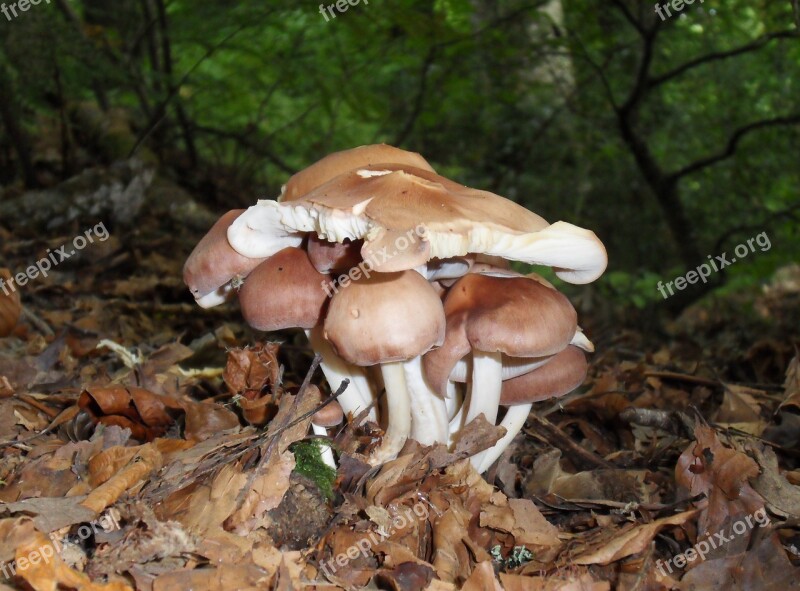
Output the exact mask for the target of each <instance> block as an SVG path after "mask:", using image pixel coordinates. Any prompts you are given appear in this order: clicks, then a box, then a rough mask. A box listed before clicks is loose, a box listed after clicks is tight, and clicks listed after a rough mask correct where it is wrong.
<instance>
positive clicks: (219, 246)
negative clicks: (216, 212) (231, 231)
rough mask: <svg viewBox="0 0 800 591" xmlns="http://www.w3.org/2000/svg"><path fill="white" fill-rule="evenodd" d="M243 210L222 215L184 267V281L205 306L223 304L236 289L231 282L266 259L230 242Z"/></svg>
mask: <svg viewBox="0 0 800 591" xmlns="http://www.w3.org/2000/svg"><path fill="white" fill-rule="evenodd" d="M243 213H244V210H243V209H233V210H231V211H229V212H228V213H226V214H225V215H223V216H222V217H221V218H219V219H218V220H217V222H216V223H215V224H214V225H213V226H212V227H211V229H210V230H209V231H208V233H207V234H206V235H205V236H203V238H202V239H201V240H200V242H198V243H197V246H195V247H194V250H193V251H192V254H190V255H189V258H188V259H186V263H185V264H184V266H183V281H184V283H186V285H187V286H188V287H189V290H190V291H191V292H192V295H193V296H194V298H195V300H197V303H198V304H200V306H202V307H203V308H209V307H212V306H216V305H218V304H221V303H223V302H224V301H225V300H226V299H227V297H228V296H229V295H230V293H231V292H232V289H231V287H230V285H228V284H229V282H230V281H231V280H232V279H234V278H235V277H238V278H244V277H246V276H247V275H248V274H249V273H250V271H252V270H253V269H255V268H256V267H257V266H258V265H259V264H260V263H261V262H262V261H263V260H264V259H263V258H250V257H246V256H242V255H241V254H239V253H238V252H236V251H235V250H233V248H231V245H230V244H229V243H228V237H227V231H228V227H229V226H230V225H231V224H232V223H233V221H234V220H236V218H238V217H239V216H240V215H242V214H243Z"/></svg>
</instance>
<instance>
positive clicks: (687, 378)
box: [644, 371, 724, 388]
mask: <svg viewBox="0 0 800 591" xmlns="http://www.w3.org/2000/svg"><path fill="white" fill-rule="evenodd" d="M644 377H646V378H662V379H665V380H677V381H679V382H689V383H692V384H699V385H701V386H710V387H712V388H723V387H724V386H723V384H721V383H720V382H719V381H717V380H710V379H708V378H701V377H699V376H693V375H690V374H686V373H677V372H674V371H648V372H645V374H644Z"/></svg>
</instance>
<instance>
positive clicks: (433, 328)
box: [325, 271, 445, 365]
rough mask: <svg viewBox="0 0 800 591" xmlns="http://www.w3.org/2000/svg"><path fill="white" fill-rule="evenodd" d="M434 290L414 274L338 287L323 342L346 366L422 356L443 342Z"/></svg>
mask: <svg viewBox="0 0 800 591" xmlns="http://www.w3.org/2000/svg"><path fill="white" fill-rule="evenodd" d="M444 330H445V317H444V311H443V309H442V302H441V300H440V299H439V296H438V295H437V294H436V291H435V290H434V289H433V288H432V287H431V286H430V284H429V283H428V282H427V281H425V279H424V278H423V277H422V276H421V275H420V274H419V273H417V272H416V271H402V272H400V273H374V274H371V275H370V276H369V277H367V276H364V277H361V278H359V279H357V280H356V281H352V282H348V283H347V284H346V285H344V286H343V287H340V288H339V292H338V293H336V294H335V295H334V296H333V298H332V299H331V303H330V307H329V309H328V315H327V317H326V318H325V338H326V339H328V341H330V343H331V345H332V346H333V348H334V349H335V350H336V352H337V353H338V354H339V355H340V356H341V357H342V358H343V359H345V360H346V361H349V362H350V363H353V364H355V365H376V364H379V363H387V362H391V361H405V360H407V359H412V358H414V357H416V356H418V355H422V354H423V353H425V352H426V351H428V350H430V348H431V347H435V346H437V345H440V344H441V343H442V341H443V340H444Z"/></svg>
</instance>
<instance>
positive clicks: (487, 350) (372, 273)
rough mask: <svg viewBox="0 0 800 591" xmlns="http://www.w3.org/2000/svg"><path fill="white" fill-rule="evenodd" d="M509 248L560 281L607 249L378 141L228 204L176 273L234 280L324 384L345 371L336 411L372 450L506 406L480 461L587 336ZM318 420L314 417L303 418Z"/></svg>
mask: <svg viewBox="0 0 800 591" xmlns="http://www.w3.org/2000/svg"><path fill="white" fill-rule="evenodd" d="M508 261H522V262H525V263H529V264H536V265H546V266H551V267H553V269H554V271H555V273H556V275H557V276H558V277H560V278H561V279H563V280H564V281H567V282H570V283H588V282H590V281H593V280H595V279H596V278H597V277H599V276H600V275H601V274H602V272H603V271H604V270H605V267H606V264H607V258H606V251H605V248H604V247H603V244H602V243H601V242H600V240H598V238H597V237H596V236H595V234H594V233H593V232H591V231H589V230H585V229H583V228H579V227H577V226H574V225H572V224H568V223H566V222H556V223H554V224H548V223H547V222H546V221H545V220H544V219H542V218H541V217H539V216H538V215H536V214H534V213H533V212H531V211H529V210H527V209H525V208H524V207H522V206H520V205H518V204H516V203H514V202H512V201H510V200H508V199H505V198H503V197H500V196H498V195H495V194H493V193H489V192H487V191H480V190H476V189H471V188H468V187H465V186H463V185H460V184H458V183H456V182H454V181H452V180H449V179H447V178H445V177H442V176H439V175H438V174H436V172H435V171H434V170H433V168H432V167H431V166H430V165H429V164H428V162H426V161H425V160H424V159H423V158H422V157H421V156H420V155H419V154H415V153H411V152H406V151H404V150H400V149H398V148H394V147H391V146H387V145H383V144H381V145H373V146H362V147H359V148H355V149H352V150H346V151H343V152H337V153H335V154H331V155H330V156H327V157H326V158H324V159H322V160H320V161H319V162H317V163H316V164H314V165H312V166H310V167H308V168H306V169H304V170H302V171H301V172H299V173H297V174H295V175H294V176H293V177H291V178H290V179H289V181H288V182H287V183H286V185H284V187H283V189H282V192H281V196H280V197H279V198H278V199H277V200H260V201H259V202H258V203H257V204H256V205H254V206H252V207H250V208H249V209H247V210H234V211H230V212H228V213H227V214H225V215H224V216H223V217H222V218H221V219H220V220H219V221H218V222H217V223H216V224H215V225H214V227H212V228H211V230H210V231H209V233H208V234H207V235H206V236H205V237H204V238H203V239H202V240H201V241H200V243H199V244H198V245H197V247H196V248H195V249H194V251H193V252H192V254H191V255H190V257H189V259H188V260H187V261H186V265H185V267H184V280H185V282H186V284H187V285H188V286H189V288H190V290H191V292H192V294H193V295H194V297H195V299H196V300H197V303H198V304H199V305H201V306H203V307H210V306H215V305H218V304H220V303H222V302H224V301H225V300H226V299H228V298H229V297H231V296H232V295H233V294H235V293H237V292H238V296H239V301H240V304H241V309H242V314H243V316H244V318H245V320H246V321H247V323H248V324H250V325H251V326H252V327H254V328H256V329H258V330H264V331H274V330H283V329H288V328H300V329H303V330H304V331H305V333H306V335H307V336H308V339H309V342H310V344H311V346H312V348H313V349H314V351H315V352H316V353H317V354H318V355H320V356H321V358H322V363H321V368H322V370H323V373H324V375H325V378H326V380H327V381H328V384H329V386H330V388H331V391H332V392H333V391H337V390H338V389H339V387H340V385H341V384H342V382H343V381H344V380H345V379H348V380H349V386H348V387H347V388H345V390H344V392H343V393H342V394H341V395H340V396H339V398H338V401H339V403H340V405H341V410H342V411H343V415H342V416H343V417H347V418H352V417H354V416H356V415H359V416H362V417H366V418H367V419H369V420H372V421H380V422H381V423H382V425H383V426H384V429H385V432H384V435H383V438H382V441H381V442H380V444H379V445H378V446H377V448H376V449H375V450H374V451H373V452H372V454H371V455H370V458H369V459H370V462H371V463H373V464H379V463H382V462H385V461H387V460H390V459H393V458H394V457H396V456H397V454H398V452H399V451H400V450H401V448H402V447H403V445H404V444H405V442H406V440H407V439H409V438H413V439H415V440H417V441H419V442H420V443H423V444H428V445H430V444H435V443H443V444H448V445H449V444H452V443H453V441H454V440H455V439H457V438H458V435H459V433H460V432H461V430H462V429H464V427H465V426H466V425H467V424H468V423H469V422H470V421H472V420H473V419H475V418H477V417H478V416H480V415H483V417H484V418H485V419H486V420H487V421H489V422H490V423H492V424H495V423H496V422H497V420H498V415H499V413H500V410H499V409H500V407H504V408H505V411H504V415H503V416H502V419H501V421H500V425H502V426H503V427H505V429H506V434H505V436H504V437H503V438H502V439H501V440H500V441H498V443H497V444H496V445H495V446H494V447H492V448H491V449H489V450H486V451H484V452H481V453H480V454H477V455H476V456H474V457H473V458H472V462H473V465H475V466H476V468H478V469H479V470H481V471H482V470H485V469H488V467H489V466H490V465H491V464H492V463H493V462H494V461H495V460H496V459H497V458H498V457H499V456H500V454H501V453H502V451H503V450H504V449H505V447H507V446H508V444H509V443H510V442H511V440H512V439H513V438H514V436H515V435H516V434H517V433H518V432H519V430H520V429H521V428H522V426H523V424H524V422H525V419H526V418H527V416H528V412H529V411H530V408H531V405H532V404H533V402H535V401H538V400H543V399H546V398H550V397H556V396H563V395H564V394H567V393H568V392H570V391H571V390H573V389H574V388H576V387H577V386H578V385H580V384H581V382H582V381H583V379H584V377H585V375H586V369H587V363H586V357H585V353H584V352H585V351H591V350H592V345H591V343H590V342H589V340H588V339H587V338H586V337H585V336H584V335H583V333H582V332H581V329H580V328H579V327H578V324H577V314H576V312H575V310H574V308H573V307H572V305H571V304H570V303H569V300H568V299H567V298H566V297H565V296H564V295H563V294H561V293H559V292H558V291H557V290H556V289H555V288H554V287H553V286H552V285H551V284H549V283H548V282H547V281H545V280H544V279H542V278H541V277H538V276H536V275H529V276H525V275H521V274H519V273H516V272H514V271H511V270H510V265H509V263H508ZM383 390H385V392H386V396H385V403H384V404H383V405H380V404H378V402H379V393H380V392H381V391H383ZM340 420H341V419H340ZM327 426H331V423H330V421H329V420H323V419H320V420H319V421H316V420H315V422H314V430H315V433H317V434H324V432H325V428H326V427H327ZM328 457H329V461H330V456H328Z"/></svg>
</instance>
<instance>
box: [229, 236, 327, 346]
mask: <svg viewBox="0 0 800 591" xmlns="http://www.w3.org/2000/svg"><path fill="white" fill-rule="evenodd" d="M328 281H329V277H328V276H327V275H323V274H322V273H320V272H319V271H317V270H316V269H315V268H314V266H313V265H312V264H311V261H309V260H308V255H307V254H306V252H305V251H304V250H301V249H299V248H294V247H289V248H285V249H283V250H281V251H280V252H278V253H277V254H275V255H274V256H272V257H270V258H269V259H267V260H266V261H264V262H263V263H261V264H260V265H259V266H258V267H256V268H255V270H254V271H253V272H252V273H251V274H250V276H249V277H248V278H247V280H246V281H245V282H244V285H243V286H242V289H241V290H240V291H239V303H240V304H241V308H242V316H244V319H245V321H246V322H247V324H249V325H250V326H252V327H253V328H255V329H257V330H264V331H271V330H283V329H286V328H305V329H310V328H314V327H315V326H317V325H318V324H320V323H321V322H322V317H323V316H324V312H325V308H326V304H327V301H328V298H327V295H326V293H325V290H324V289H323V285H325V284H327V282H328Z"/></svg>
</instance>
